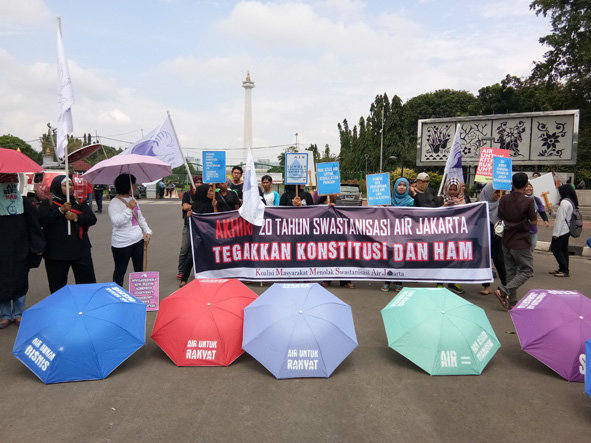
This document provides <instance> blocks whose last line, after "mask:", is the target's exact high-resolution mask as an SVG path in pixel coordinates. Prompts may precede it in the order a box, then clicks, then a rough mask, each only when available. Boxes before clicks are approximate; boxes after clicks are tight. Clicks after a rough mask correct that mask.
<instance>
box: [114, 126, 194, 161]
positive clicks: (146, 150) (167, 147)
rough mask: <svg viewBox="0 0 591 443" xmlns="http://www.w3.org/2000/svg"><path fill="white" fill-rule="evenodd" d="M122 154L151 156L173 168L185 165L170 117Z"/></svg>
mask: <svg viewBox="0 0 591 443" xmlns="http://www.w3.org/2000/svg"><path fill="white" fill-rule="evenodd" d="M121 154H139V155H150V156H152V157H157V158H159V159H160V160H162V161H163V162H166V163H168V164H169V165H170V167H171V168H176V167H178V166H181V165H183V164H184V163H185V159H184V157H183V154H182V152H181V145H180V144H179V141H178V140H177V138H176V133H175V131H174V128H173V127H172V122H171V121H170V118H169V117H168V116H167V117H166V119H164V121H163V122H162V124H161V125H160V126H158V127H157V128H156V129H154V130H153V131H152V132H150V133H149V134H148V135H146V136H145V137H144V138H142V139H141V140H140V141H138V142H137V143H136V144H135V145H133V146H130V147H129V148H127V149H126V150H125V151H123V152H122V153H121Z"/></svg>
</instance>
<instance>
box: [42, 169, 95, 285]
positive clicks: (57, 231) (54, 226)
mask: <svg viewBox="0 0 591 443" xmlns="http://www.w3.org/2000/svg"><path fill="white" fill-rule="evenodd" d="M66 180H67V179H66V176H65V175H58V176H56V177H54V179H53V180H52V182H51V186H50V188H49V192H50V199H48V200H45V201H44V202H43V203H42V204H41V205H40V206H39V222H40V223H41V227H42V228H43V233H44V234H45V241H46V242H47V245H46V248H45V254H44V258H45V269H46V271H47V280H48V282H49V290H50V292H51V293H53V292H55V291H57V290H58V289H60V288H62V287H64V286H65V285H66V284H68V272H69V271H70V268H72V271H73V272H74V278H75V280H76V284H81V283H96V278H95V274H94V265H93V263H92V255H91V251H90V249H91V247H92V246H91V244H90V239H89V238H88V228H90V227H91V226H93V225H94V224H96V216H95V215H94V213H93V212H92V210H91V209H90V208H89V207H88V205H87V204H86V203H85V202H82V203H78V202H77V201H76V199H75V198H74V186H73V185H72V181H71V180H69V179H68V181H69V188H70V201H69V202H68V201H66ZM68 225H70V234H68Z"/></svg>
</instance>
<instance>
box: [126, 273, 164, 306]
mask: <svg viewBox="0 0 591 443" xmlns="http://www.w3.org/2000/svg"><path fill="white" fill-rule="evenodd" d="M159 283H160V277H159V275H158V272H132V273H130V274H129V292H130V293H131V295H133V296H134V297H135V298H137V299H139V300H141V301H143V302H144V303H145V304H146V310H147V311H157V310H158V305H159V293H160V292H159V291H160V284H159Z"/></svg>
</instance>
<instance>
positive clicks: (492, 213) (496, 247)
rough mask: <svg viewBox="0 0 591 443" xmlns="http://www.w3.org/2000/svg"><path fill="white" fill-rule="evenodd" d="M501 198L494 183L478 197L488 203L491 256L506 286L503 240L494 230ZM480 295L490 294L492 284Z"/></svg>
mask: <svg viewBox="0 0 591 443" xmlns="http://www.w3.org/2000/svg"><path fill="white" fill-rule="evenodd" d="M500 198H501V191H495V190H494V189H493V184H492V182H491V183H487V184H486V186H485V187H484V188H482V191H480V196H479V197H478V199H479V200H480V201H482V202H488V216H489V219H490V255H491V258H492V261H493V263H494V265H495V268H496V270H497V274H498V275H499V280H501V284H502V285H505V284H506V283H507V271H506V270H505V259H504V256H503V246H502V238H501V237H499V236H498V235H496V234H495V229H494V228H495V223H497V222H498V221H499V220H500V219H499V215H498V209H499V199H500ZM480 293H481V294H482V295H488V294H490V283H484V284H483V285H482V290H481V291H480Z"/></svg>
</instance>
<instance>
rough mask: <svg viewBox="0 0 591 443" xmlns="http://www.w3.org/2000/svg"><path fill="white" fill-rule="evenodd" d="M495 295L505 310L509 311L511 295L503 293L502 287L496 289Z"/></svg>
mask: <svg viewBox="0 0 591 443" xmlns="http://www.w3.org/2000/svg"><path fill="white" fill-rule="evenodd" d="M495 296H496V297H497V299H498V300H499V303H501V306H502V307H503V308H504V309H505V310H507V311H508V310H509V296H508V295H504V294H502V293H501V288H498V289H496V290H495Z"/></svg>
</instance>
